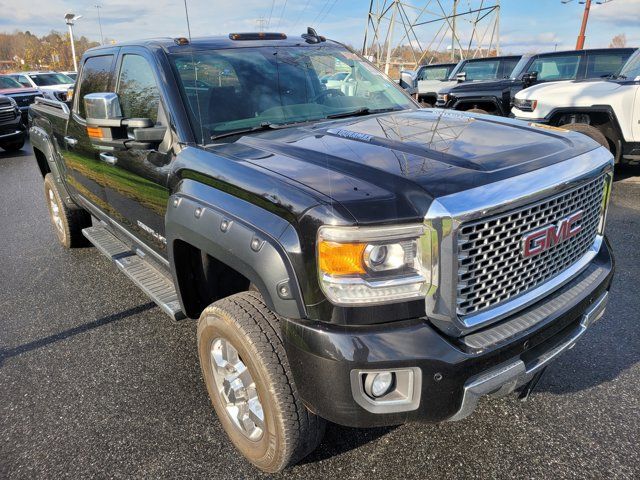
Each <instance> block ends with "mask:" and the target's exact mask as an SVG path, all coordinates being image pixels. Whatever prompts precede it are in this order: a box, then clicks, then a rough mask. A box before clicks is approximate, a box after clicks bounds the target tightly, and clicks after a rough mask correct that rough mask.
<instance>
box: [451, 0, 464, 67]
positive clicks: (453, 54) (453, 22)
mask: <svg viewBox="0 0 640 480" xmlns="http://www.w3.org/2000/svg"><path fill="white" fill-rule="evenodd" d="M457 16H458V0H453V18H452V19H451V61H454V60H455V59H456V17H457ZM460 56H461V57H462V55H460Z"/></svg>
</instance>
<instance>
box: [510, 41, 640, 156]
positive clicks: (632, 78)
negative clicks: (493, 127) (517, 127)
mask: <svg viewBox="0 0 640 480" xmlns="http://www.w3.org/2000/svg"><path fill="white" fill-rule="evenodd" d="M512 112H513V115H515V117H516V118H519V119H521V120H527V121H529V122H535V123H544V124H547V125H551V126H560V127H562V128H564V129H567V130H575V131H578V132H582V133H584V134H585V135H588V136H589V137H591V138H593V139H594V140H596V141H597V142H598V143H600V144H601V145H603V146H605V147H606V148H608V149H609V150H611V152H612V153H613V155H614V158H615V159H616V161H617V162H619V161H625V162H629V163H638V162H640V50H638V51H636V52H635V53H634V54H633V55H632V56H631V57H630V58H629V60H628V61H627V62H626V63H625V64H624V66H623V67H622V69H621V70H620V72H619V73H617V74H616V75H611V76H609V77H607V78H606V79H599V80H576V81H572V82H554V83H548V84H542V85H536V86H534V87H531V88H527V89H526V90H523V91H521V92H518V93H517V94H516V98H515V102H514V106H513V110H512Z"/></svg>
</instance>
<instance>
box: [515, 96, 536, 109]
mask: <svg viewBox="0 0 640 480" xmlns="http://www.w3.org/2000/svg"><path fill="white" fill-rule="evenodd" d="M513 105H514V106H515V107H516V108H517V109H518V110H522V111H523V112H533V111H534V110H535V109H536V107H537V106H538V101H537V100H529V99H524V98H516V99H515V100H514V102H513Z"/></svg>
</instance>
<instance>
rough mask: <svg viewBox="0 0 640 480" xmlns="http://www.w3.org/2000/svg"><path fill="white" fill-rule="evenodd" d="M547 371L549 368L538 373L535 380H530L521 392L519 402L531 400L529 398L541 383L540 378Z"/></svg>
mask: <svg viewBox="0 0 640 480" xmlns="http://www.w3.org/2000/svg"><path fill="white" fill-rule="evenodd" d="M546 371H547V367H544V368H543V369H542V370H540V371H539V372H538V373H536V374H535V375H534V376H533V378H532V379H531V380H529V382H528V383H527V384H526V385H525V386H524V387H522V390H520V394H519V395H518V400H520V401H521V402H526V401H527V400H528V399H529V396H530V395H531V393H532V392H533V390H534V389H535V388H536V386H537V385H538V382H539V381H540V378H541V377H542V375H543V374H544V372H546Z"/></svg>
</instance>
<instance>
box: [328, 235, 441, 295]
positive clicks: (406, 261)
mask: <svg viewBox="0 0 640 480" xmlns="http://www.w3.org/2000/svg"><path fill="white" fill-rule="evenodd" d="M425 229H426V227H425V226H424V225H406V226H393V227H329V226H325V227H321V228H320V230H319V232H318V246H317V262H318V275H319V279H320V286H321V287H322V290H323V292H324V293H325V295H326V296H327V298H328V299H329V300H330V301H331V302H332V303H334V304H336V305H374V304H382V303H390V302H394V301H400V300H407V299H413V298H420V297H424V296H425V293H426V289H427V279H426V278H425V275H424V270H425V269H424V267H423V265H424V263H425V262H428V263H429V267H430V258H425V257H429V256H430V251H431V249H430V247H429V248H425V247H426V244H425V242H428V236H425V235H424V233H425Z"/></svg>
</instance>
